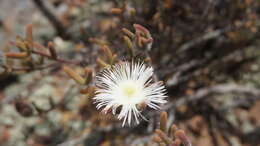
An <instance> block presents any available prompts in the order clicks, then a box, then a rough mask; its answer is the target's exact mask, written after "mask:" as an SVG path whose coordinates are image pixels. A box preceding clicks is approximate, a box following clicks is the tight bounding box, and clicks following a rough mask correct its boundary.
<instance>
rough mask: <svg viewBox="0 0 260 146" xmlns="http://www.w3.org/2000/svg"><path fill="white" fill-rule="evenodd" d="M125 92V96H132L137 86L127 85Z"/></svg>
mask: <svg viewBox="0 0 260 146" xmlns="http://www.w3.org/2000/svg"><path fill="white" fill-rule="evenodd" d="M123 92H124V95H125V96H127V97H129V98H132V97H133V96H134V94H135V93H136V89H135V87H131V86H127V87H125V88H124V89H123Z"/></svg>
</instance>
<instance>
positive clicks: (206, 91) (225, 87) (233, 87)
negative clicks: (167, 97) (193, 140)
mask: <svg viewBox="0 0 260 146" xmlns="http://www.w3.org/2000/svg"><path fill="white" fill-rule="evenodd" d="M230 92H236V93H247V94H251V95H252V96H254V97H257V96H258V97H259V96H260V90H259V89H256V88H253V87H248V86H241V85H237V84H220V85H216V86H213V87H209V88H203V89H199V90H198V91H197V92H196V93H195V94H194V95H190V96H184V97H182V98H180V99H179V100H177V101H176V102H172V103H170V104H168V105H166V106H165V107H164V108H163V110H167V109H169V108H171V107H178V106H180V105H184V104H187V103H189V102H195V101H198V100H201V99H203V98H209V97H210V95H211V94H213V93H221V94H224V93H230ZM257 99H260V97H259V98H257ZM248 100H249V98H248Z"/></svg>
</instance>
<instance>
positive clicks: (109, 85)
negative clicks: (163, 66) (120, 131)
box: [94, 62, 166, 126]
mask: <svg viewBox="0 0 260 146" xmlns="http://www.w3.org/2000/svg"><path fill="white" fill-rule="evenodd" d="M152 75H153V68H152V67H147V66H146V65H145V64H144V63H141V62H138V63H134V62H132V63H129V62H124V63H119V64H116V65H114V66H112V67H111V68H108V69H105V70H103V71H102V72H101V73H100V74H99V75H98V76H97V83H96V86H97V90H96V95H95V97H94V100H95V103H98V104H97V109H100V108H102V107H104V108H103V112H105V113H107V111H108V110H112V113H113V114H116V110H117V108H119V107H121V111H120V112H119V114H118V119H119V120H121V119H123V125H122V126H124V125H125V123H126V121H127V122H128V124H129V125H130V124H131V120H132V116H133V117H134V119H135V121H136V123H137V124H139V117H141V118H144V117H143V116H142V115H141V111H139V109H138V108H137V106H138V105H140V104H145V105H147V106H149V107H150V108H153V109H159V108H160V106H159V105H158V104H162V103H166V100H165V98H166V95H165V87H164V86H163V85H162V82H156V83H152Z"/></svg>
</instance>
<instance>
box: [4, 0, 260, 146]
mask: <svg viewBox="0 0 260 146" xmlns="http://www.w3.org/2000/svg"><path fill="white" fill-rule="evenodd" d="M259 14H260V1H259V0H185V1H184V0H106V1H102V0H0V48H1V50H0V64H1V66H0V145H1V146H56V145H58V146H98V145H101V146H125V145H132V146H136V145H138V146H146V145H155V146H156V145H159V144H157V143H156V142H155V141H154V140H153V136H154V135H155V133H154V131H155V129H156V128H158V127H159V121H160V112H161V111H156V112H155V111H152V110H149V109H147V110H145V111H143V114H144V116H145V117H147V118H148V119H149V121H142V122H141V123H140V124H139V125H133V126H127V127H121V121H118V120H117V119H116V118H115V117H114V116H112V115H109V114H108V115H104V114H102V113H100V111H98V110H97V109H96V108H95V104H93V103H92V100H91V97H93V89H92V87H93V86H94V83H93V81H89V82H88V83H87V84H84V85H81V84H79V83H77V80H76V82H75V81H74V80H73V77H70V76H68V75H67V74H68V71H66V70H65V71H64V69H62V66H64V65H66V66H68V67H70V68H71V69H72V70H73V71H75V72H77V73H78V74H80V75H82V76H83V74H84V72H86V69H85V68H88V69H89V70H88V71H89V72H91V73H89V72H87V74H86V73H85V76H88V75H89V76H88V77H90V78H92V77H94V76H95V74H97V73H98V72H99V71H100V69H101V68H102V67H104V66H106V65H109V63H108V61H106V59H107V58H106V54H109V53H107V50H105V49H104V48H103V49H102V46H104V45H105V46H109V48H110V49H109V51H111V52H112V54H114V58H113V60H114V61H112V62H118V61H120V60H132V59H141V60H145V61H146V62H147V63H148V64H150V65H151V66H153V67H154V69H155V74H156V75H155V79H156V80H162V81H164V84H165V86H166V88H167V92H168V96H169V98H168V103H167V104H165V105H163V106H162V111H166V112H167V113H168V120H167V127H170V126H171V125H172V124H176V125H177V126H178V127H179V128H180V129H182V130H184V131H185V132H186V134H187V136H188V137H189V140H190V141H191V143H192V145H194V146H202V145H203V146H257V145H260V117H259V114H260V100H259V99H260V72H259V71H260V64H259V63H260V50H259V47H260V33H259V29H260V16H259ZM28 24H32V25H28ZM133 24H140V25H142V26H143V27H145V28H146V29H147V30H149V34H150V35H151V36H148V38H144V39H143V42H142V41H141V43H139V42H138V40H139V39H138V38H135V36H133V35H136V34H134V33H133V34H131V33H130V31H131V32H134V31H136V28H134V27H133ZM26 28H27V29H26ZM31 28H32V30H33V38H31V39H33V41H34V42H35V43H33V46H34V49H36V51H31V50H30V51H29V53H32V54H36V55H35V56H28V54H26V56H23V55H24V54H23V53H24V52H23V51H24V48H23V45H24V44H25V45H28V44H29V45H28V46H30V42H32V41H30V30H31ZM123 28H125V29H126V30H127V31H126V30H125V31H123V32H122V29H123ZM128 31H129V32H128ZM127 32H128V33H127ZM127 34H128V37H129V38H131V36H132V37H133V39H134V41H133V42H132V43H131V42H129V41H127V39H126V37H125V36H127ZM136 36H138V35H136ZM136 40H137V41H136ZM151 40H152V42H151ZM50 41H51V42H52V44H53V45H54V46H55V53H53V52H52V53H51V55H49V56H48V53H47V57H46V52H47V51H46V50H48V49H50V48H52V45H50V43H48V42H50ZM36 42H37V43H36ZM131 45H133V46H131ZM151 45H152V46H151ZM37 49H38V50H42V51H43V52H44V51H45V54H42V53H41V52H40V53H39V52H37ZM50 50H51V49H50ZM104 50H105V51H104ZM19 51H20V52H21V53H18V54H12V53H10V52H19ZM131 51H132V53H131ZM133 52H134V53H133ZM8 53H9V54H8ZM27 53H28V52H27ZM56 53H57V54H58V56H59V58H55V54H56ZM6 54H8V55H6ZM37 55H38V56H37ZM108 59H109V58H108ZM73 61H74V62H73ZM75 61H77V62H75ZM110 63H111V62H110ZM66 73H67V74H66Z"/></svg>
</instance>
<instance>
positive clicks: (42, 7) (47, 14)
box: [33, 0, 71, 39]
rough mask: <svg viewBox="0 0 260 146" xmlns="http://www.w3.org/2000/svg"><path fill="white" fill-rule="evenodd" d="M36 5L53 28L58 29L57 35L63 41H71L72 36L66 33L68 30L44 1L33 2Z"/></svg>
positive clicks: (35, 0) (34, 0)
mask: <svg viewBox="0 0 260 146" xmlns="http://www.w3.org/2000/svg"><path fill="white" fill-rule="evenodd" d="M33 2H34V4H35V5H36V6H37V7H38V8H39V9H40V11H41V12H42V14H43V15H44V16H45V17H46V18H47V19H48V20H49V21H50V23H51V24H52V25H53V27H54V28H55V29H56V31H57V34H58V35H59V36H61V37H62V38H63V39H70V38H71V36H70V35H69V34H68V33H67V32H66V30H68V29H67V28H66V27H65V26H64V25H63V24H62V22H60V21H59V20H58V18H57V17H56V16H55V15H54V14H53V13H51V11H50V10H49V9H48V8H47V7H46V5H45V4H44V2H43V1H42V0H33Z"/></svg>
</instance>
